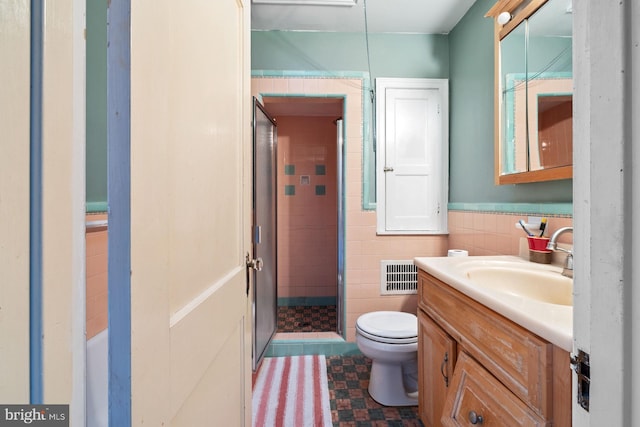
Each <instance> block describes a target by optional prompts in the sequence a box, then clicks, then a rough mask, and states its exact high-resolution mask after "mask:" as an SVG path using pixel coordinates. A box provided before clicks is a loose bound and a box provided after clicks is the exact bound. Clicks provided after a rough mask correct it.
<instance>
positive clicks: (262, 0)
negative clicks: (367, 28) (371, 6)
mask: <svg viewBox="0 0 640 427" xmlns="http://www.w3.org/2000/svg"><path fill="white" fill-rule="evenodd" d="M252 1H253V3H254V4H291V5H298V6H301V5H302V6H355V5H356V3H357V0H252Z"/></svg>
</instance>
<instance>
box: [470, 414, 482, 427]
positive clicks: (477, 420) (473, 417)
mask: <svg viewBox="0 0 640 427" xmlns="http://www.w3.org/2000/svg"><path fill="white" fill-rule="evenodd" d="M483 421H484V419H483V418H482V415H478V414H476V411H469V422H470V423H471V424H473V425H476V424H482V422H483Z"/></svg>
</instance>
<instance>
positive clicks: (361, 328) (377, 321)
mask: <svg viewBox="0 0 640 427" xmlns="http://www.w3.org/2000/svg"><path fill="white" fill-rule="evenodd" d="M356 331H357V332H358V333H359V334H361V335H362V336H364V337H366V338H368V339H370V340H373V341H378V342H381V343H386V344H411V343H415V342H417V341H418V318H417V317H416V316H415V315H414V314H411V313H404V312H399V311H374V312H371V313H366V314H363V315H362V316H360V317H358V319H357V320H356Z"/></svg>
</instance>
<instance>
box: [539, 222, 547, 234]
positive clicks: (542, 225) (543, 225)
mask: <svg viewBox="0 0 640 427" xmlns="http://www.w3.org/2000/svg"><path fill="white" fill-rule="evenodd" d="M545 228H547V218H542V220H540V237H542V236H543V235H544V229H545Z"/></svg>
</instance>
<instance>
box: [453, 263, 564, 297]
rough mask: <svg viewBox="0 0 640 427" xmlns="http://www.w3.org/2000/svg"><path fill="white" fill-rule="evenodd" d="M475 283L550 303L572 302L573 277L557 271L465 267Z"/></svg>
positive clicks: (505, 267)
mask: <svg viewBox="0 0 640 427" xmlns="http://www.w3.org/2000/svg"><path fill="white" fill-rule="evenodd" d="M465 275H466V277H467V278H468V279H469V280H470V281H471V282H473V283H474V284H475V285H477V286H480V287H483V288H486V289H491V290H494V291H498V292H502V293H506V294H511V295H516V296H519V297H523V298H529V299H534V300H537V301H541V302H545V303H548V304H557V305H567V306H571V305H573V296H572V291H573V280H572V279H570V278H568V277H565V276H563V275H561V274H560V273H559V272H557V271H550V270H545V269H537V268H522V267H520V266H517V267H516V266H513V267H509V266H477V267H471V268H468V269H465Z"/></svg>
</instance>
